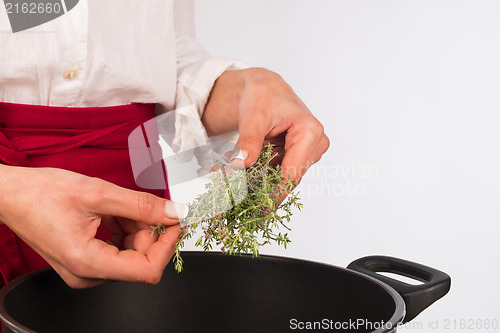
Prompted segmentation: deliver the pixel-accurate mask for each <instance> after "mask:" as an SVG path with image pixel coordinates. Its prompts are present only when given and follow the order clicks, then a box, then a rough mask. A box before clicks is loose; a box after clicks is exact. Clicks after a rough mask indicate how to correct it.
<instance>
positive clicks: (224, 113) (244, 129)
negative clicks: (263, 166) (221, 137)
mask: <svg viewBox="0 0 500 333" xmlns="http://www.w3.org/2000/svg"><path fill="white" fill-rule="evenodd" d="M202 120H203V123H204V125H205V128H206V129H207V132H208V134H209V135H217V134H221V133H225V132H229V131H231V130H235V129H238V130H239V135H240V136H239V140H238V142H237V145H238V147H239V149H240V150H241V154H240V156H238V157H240V158H237V159H235V160H233V162H232V163H233V165H235V166H245V167H248V166H250V165H252V164H253V163H255V161H256V160H257V158H258V157H259V155H260V152H261V149H262V145H263V144H264V143H265V142H271V143H273V144H275V145H276V146H277V148H278V150H279V151H280V153H281V154H280V160H279V161H277V162H281V167H282V169H283V171H284V172H285V173H287V174H288V175H290V178H291V179H292V180H295V181H296V183H297V184H298V183H299V182H300V180H301V178H302V177H303V176H304V173H305V172H306V171H307V169H308V168H309V167H310V166H311V165H313V164H314V163H316V162H318V161H319V160H320V158H321V156H322V155H323V154H324V153H325V152H326V151H327V149H328V147H329V145H330V141H329V139H328V137H327V136H326V134H325V133H324V128H323V126H322V125H321V123H320V122H319V121H318V120H317V119H316V118H315V117H314V116H313V115H312V114H311V112H310V111H309V110H308V109H307V107H306V106H305V105H304V103H303V102H302V101H301V100H300V99H299V97H298V96H297V95H296V94H295V93H294V91H293V90H292V88H291V87H290V86H289V85H288V84H287V83H286V82H285V81H284V80H283V79H282V78H281V77H280V76H279V75H278V74H276V73H273V72H270V71H268V70H265V69H262V68H250V69H247V70H241V71H228V72H225V73H224V74H222V75H221V76H220V77H219V79H218V80H217V81H216V83H215V85H214V88H213V89H212V92H211V95H210V98H209V101H208V103H207V105H206V108H205V112H204V115H203V119H202Z"/></svg>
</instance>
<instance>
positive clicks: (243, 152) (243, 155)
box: [231, 150, 248, 161]
mask: <svg viewBox="0 0 500 333" xmlns="http://www.w3.org/2000/svg"><path fill="white" fill-rule="evenodd" d="M237 158H239V159H240V160H243V161H244V160H246V159H247V158H248V152H247V151H246V150H240V151H239V152H238V153H236V152H234V153H233V155H232V156H231V161H232V160H235V159H237Z"/></svg>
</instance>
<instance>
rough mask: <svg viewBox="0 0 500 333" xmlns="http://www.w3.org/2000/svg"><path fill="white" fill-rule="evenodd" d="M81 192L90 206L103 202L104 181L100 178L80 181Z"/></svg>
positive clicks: (86, 178) (87, 178) (88, 178)
mask: <svg viewBox="0 0 500 333" xmlns="http://www.w3.org/2000/svg"><path fill="white" fill-rule="evenodd" d="M77 186H79V187H78V188H79V189H80V190H79V192H80V193H82V195H83V197H84V198H85V199H86V201H87V202H89V203H90V204H96V203H99V202H101V201H102V198H103V197H104V196H105V189H104V188H105V187H104V181H103V180H102V179H99V178H91V177H85V178H83V179H81V180H80V181H79V184H77Z"/></svg>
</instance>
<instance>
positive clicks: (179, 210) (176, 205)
mask: <svg viewBox="0 0 500 333" xmlns="http://www.w3.org/2000/svg"><path fill="white" fill-rule="evenodd" d="M188 213H189V207H188V206H186V205H185V204H183V203H180V202H173V201H170V200H167V202H166V203H165V215H166V216H167V217H168V218H169V219H178V220H179V221H182V220H184V219H185V218H186V216H187V215H188Z"/></svg>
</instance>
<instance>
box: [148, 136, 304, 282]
mask: <svg viewBox="0 0 500 333" xmlns="http://www.w3.org/2000/svg"><path fill="white" fill-rule="evenodd" d="M276 156H277V153H274V152H273V145H271V144H268V145H266V146H265V147H264V149H263V150H262V152H261V155H260V157H259V159H258V160H257V162H256V163H254V164H253V165H252V166H251V167H249V168H248V169H246V170H242V169H237V168H232V167H227V166H226V167H224V166H223V165H221V164H220V163H219V164H218V168H217V170H216V172H213V173H212V178H211V181H210V182H209V183H208V184H206V186H205V187H206V192H205V193H203V194H201V195H199V196H198V197H197V198H196V199H195V200H194V201H193V202H192V203H190V204H189V205H188V207H189V213H188V216H187V217H186V221H188V225H187V226H185V227H183V228H182V232H181V235H180V238H179V241H178V242H177V245H176V249H175V254H174V259H173V260H174V263H175V269H176V270H177V272H181V271H182V267H183V260H182V257H181V253H180V249H181V248H182V247H184V242H185V241H186V240H188V239H190V238H191V237H192V236H193V235H194V234H195V232H196V230H198V229H199V228H201V230H202V231H203V235H201V236H200V237H199V238H198V240H197V241H196V246H197V247H202V248H203V250H205V251H209V250H211V249H212V248H213V246H214V244H215V245H216V246H220V249H221V251H222V252H223V253H225V254H241V253H251V254H252V256H253V257H255V256H258V255H259V248H260V247H261V246H263V245H265V244H271V243H272V242H275V243H277V244H278V245H283V246H284V247H285V248H286V246H287V244H288V243H289V242H290V239H289V238H288V233H286V232H285V233H282V232H281V231H280V230H279V229H280V227H284V228H285V229H287V230H290V228H289V227H288V226H287V225H286V224H287V223H288V222H290V217H291V216H292V208H293V207H295V208H297V209H299V210H300V209H301V208H302V204H301V203H300V202H299V200H300V199H299V197H298V196H297V193H294V192H293V191H292V190H293V188H294V187H295V185H296V184H295V181H293V180H290V176H289V175H287V176H285V175H284V173H283V172H282V170H281V168H280V166H279V165H278V166H277V167H273V166H271V161H272V160H273V159H274V158H275V157H276ZM285 191H287V192H289V194H288V196H287V197H286V199H285V200H284V201H283V202H280V200H279V199H278V197H280V196H282V194H283V193H284V192H285ZM234 203H236V204H235V205H234V206H233V204H234ZM226 208H227V209H226ZM153 229H155V230H157V231H158V232H159V233H161V232H162V227H161V226H159V227H153Z"/></svg>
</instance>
